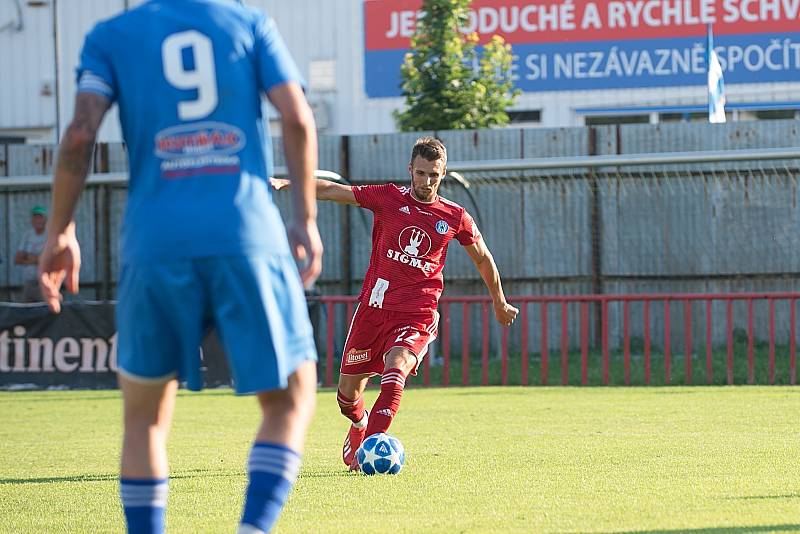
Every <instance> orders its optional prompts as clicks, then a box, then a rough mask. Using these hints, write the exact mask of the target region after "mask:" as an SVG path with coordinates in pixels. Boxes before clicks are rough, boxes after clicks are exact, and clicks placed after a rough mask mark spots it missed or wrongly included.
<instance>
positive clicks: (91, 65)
mask: <svg viewBox="0 0 800 534" xmlns="http://www.w3.org/2000/svg"><path fill="white" fill-rule="evenodd" d="M103 35H104V32H103V27H102V26H101V25H97V26H95V27H94V29H93V30H92V31H91V32H89V34H87V35H86V41H85V42H84V43H83V50H82V51H81V58H80V64H79V65H78V68H77V81H78V91H77V92H79V93H97V94H101V95H103V96H105V97H106V98H108V99H109V100H111V101H112V102H113V101H114V100H115V99H116V96H117V89H116V81H115V78H114V71H113V69H112V67H111V61H110V59H109V57H108V47H109V46H111V43H109V42H107V40H106V39H104V38H103Z"/></svg>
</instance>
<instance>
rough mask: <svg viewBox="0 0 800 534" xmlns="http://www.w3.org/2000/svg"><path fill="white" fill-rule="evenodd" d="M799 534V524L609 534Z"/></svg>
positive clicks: (631, 531)
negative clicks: (783, 533)
mask: <svg viewBox="0 0 800 534" xmlns="http://www.w3.org/2000/svg"><path fill="white" fill-rule="evenodd" d="M778 531H784V532H786V531H789V532H800V524H793V525H753V526H748V527H707V528H680V529H674V530H669V529H667V530H625V531H619V532H612V533H610V534H677V533H679V532H681V533H683V532H686V533H689V534H723V533H728V534H730V533H733V534H739V533H742V534H744V533H745V532H778Z"/></svg>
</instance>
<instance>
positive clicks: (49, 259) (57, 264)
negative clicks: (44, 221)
mask: <svg viewBox="0 0 800 534" xmlns="http://www.w3.org/2000/svg"><path fill="white" fill-rule="evenodd" d="M80 270H81V249H80V245H79V244H78V238H77V237H76V236H75V223H70V224H69V226H67V228H66V230H65V231H64V232H63V233H61V234H56V235H50V236H48V238H47V242H46V243H45V245H44V248H43V249H42V253H41V255H40V256H39V288H40V289H41V292H42V298H43V299H44V301H45V302H46V303H47V305H48V306H49V307H50V309H51V310H52V311H53V313H59V312H60V311H61V285H62V284H64V285H66V287H67V290H68V291H69V292H70V293H77V292H78V275H79V273H80Z"/></svg>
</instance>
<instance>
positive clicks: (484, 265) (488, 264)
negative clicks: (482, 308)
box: [464, 237, 519, 326]
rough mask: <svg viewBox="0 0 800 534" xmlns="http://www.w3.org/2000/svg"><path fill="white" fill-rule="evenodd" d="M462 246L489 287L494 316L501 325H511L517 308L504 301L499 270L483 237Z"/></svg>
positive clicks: (517, 311)
mask: <svg viewBox="0 0 800 534" xmlns="http://www.w3.org/2000/svg"><path fill="white" fill-rule="evenodd" d="M464 248H466V249H467V254H469V257H470V259H472V262H473V263H474V264H475V267H477V269H478V272H479V273H480V275H481V278H483V282H484V283H485V284H486V287H487V288H488V289H489V294H490V295H491V296H492V302H493V303H494V316H495V318H496V319H497V322H498V323H500V324H501V325H503V326H511V323H513V322H514V319H515V318H516V317H517V313H519V310H518V309H517V308H515V307H514V306H512V305H511V304H509V303H508V302H507V301H506V296H505V294H504V293H503V285H502V283H501V282H500V272H499V271H498V270H497V265H496V264H495V263H494V258H493V257H492V253H491V252H489V249H488V247H487V246H486V242H485V241H484V240H483V237H480V238H478V240H477V241H476V242H475V243H473V244H471V245H468V246H466V247H464Z"/></svg>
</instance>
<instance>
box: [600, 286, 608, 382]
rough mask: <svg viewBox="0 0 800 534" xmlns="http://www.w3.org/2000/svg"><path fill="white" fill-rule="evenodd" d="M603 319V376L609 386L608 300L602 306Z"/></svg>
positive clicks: (601, 319)
mask: <svg viewBox="0 0 800 534" xmlns="http://www.w3.org/2000/svg"><path fill="white" fill-rule="evenodd" d="M600 313H601V314H602V317H601V318H600V321H601V323H600V329H601V330H602V333H601V344H602V351H603V356H602V375H603V385H604V386H607V385H608V300H607V299H605V298H604V299H603V304H602V305H601V312H600Z"/></svg>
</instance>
